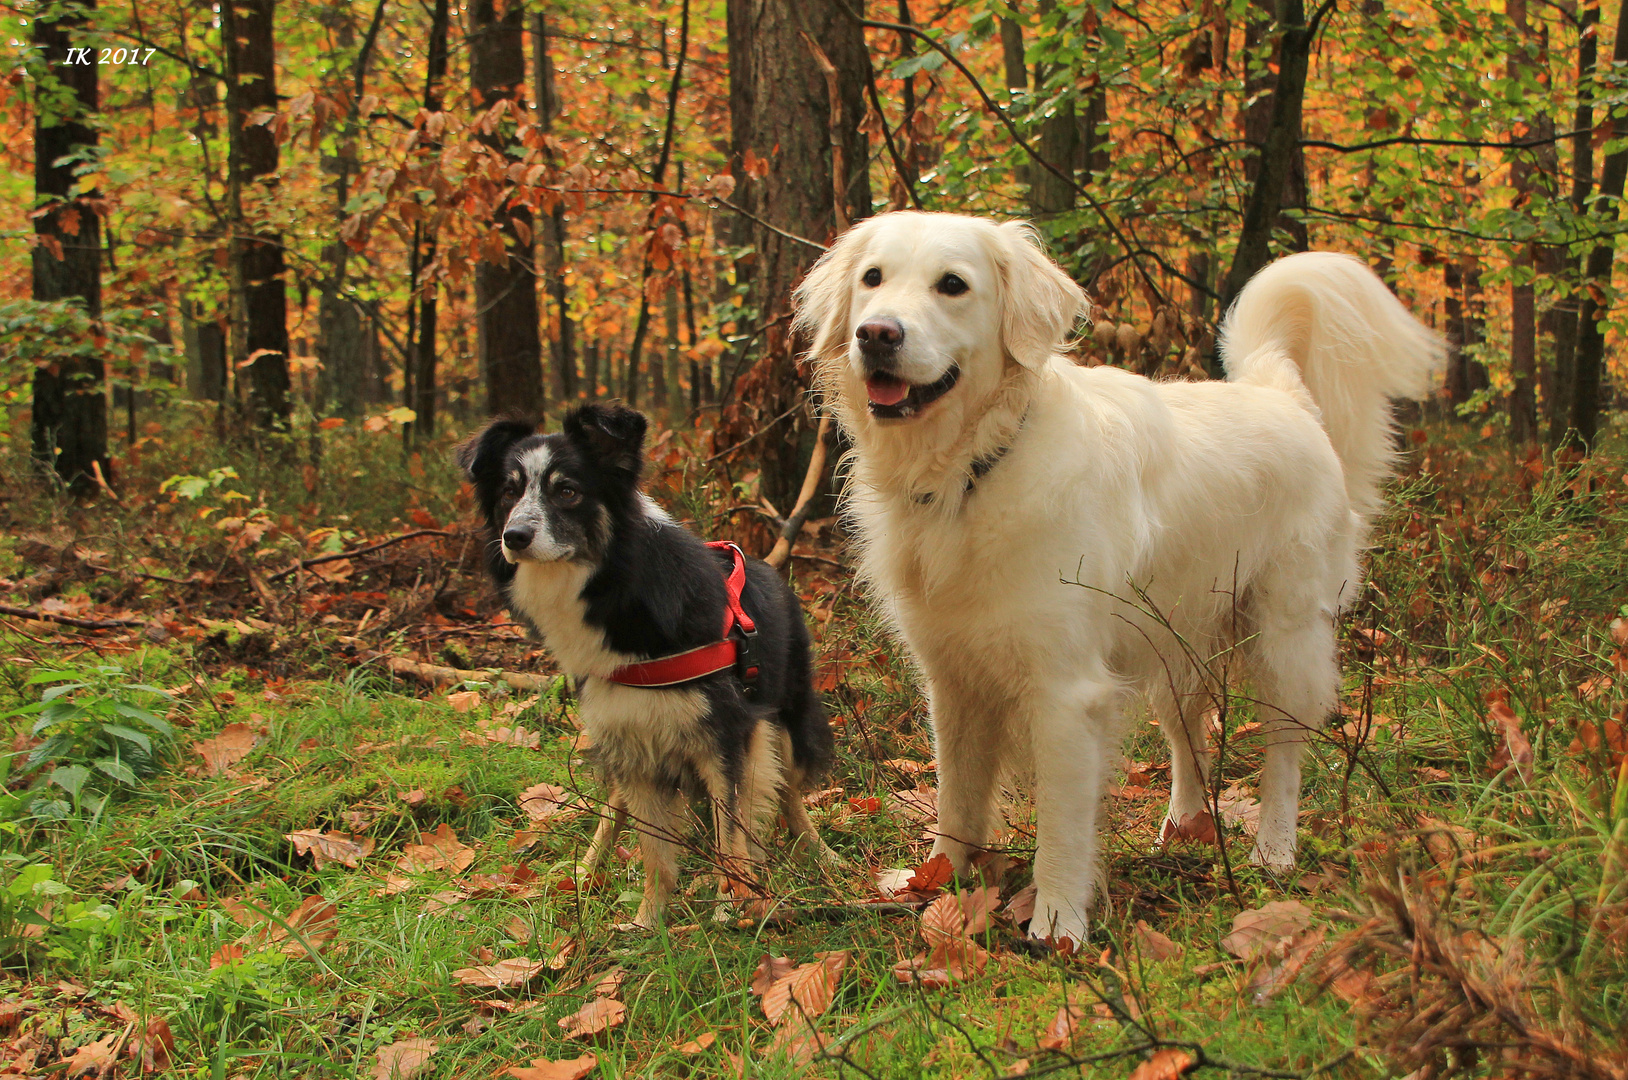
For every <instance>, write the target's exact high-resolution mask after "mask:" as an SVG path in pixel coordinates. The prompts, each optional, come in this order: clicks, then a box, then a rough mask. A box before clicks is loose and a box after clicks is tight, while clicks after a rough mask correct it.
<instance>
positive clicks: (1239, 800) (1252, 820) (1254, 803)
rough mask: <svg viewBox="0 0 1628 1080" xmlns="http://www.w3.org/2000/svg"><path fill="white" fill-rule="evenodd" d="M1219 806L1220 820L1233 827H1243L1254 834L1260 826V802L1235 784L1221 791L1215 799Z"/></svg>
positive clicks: (1250, 834) (1246, 831)
mask: <svg viewBox="0 0 1628 1080" xmlns="http://www.w3.org/2000/svg"><path fill="white" fill-rule="evenodd" d="M1216 803H1217V805H1219V806H1220V808H1221V820H1222V821H1223V822H1225V823H1226V824H1228V825H1231V826H1232V827H1233V828H1235V829H1240V828H1241V829H1243V831H1244V832H1245V833H1246V834H1248V835H1249V836H1254V835H1255V834H1256V833H1257V832H1259V831H1260V828H1261V804H1260V802H1259V801H1258V800H1256V799H1252V798H1250V797H1249V796H1248V795H1246V794H1244V792H1243V789H1241V788H1239V787H1238V786H1237V785H1236V784H1234V785H1233V786H1232V787H1229V788H1227V790H1225V791H1223V792H1222V793H1221V796H1220V798H1218V799H1217V800H1216Z"/></svg>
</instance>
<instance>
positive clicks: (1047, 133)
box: [1029, 0, 1080, 219]
mask: <svg viewBox="0 0 1628 1080" xmlns="http://www.w3.org/2000/svg"><path fill="white" fill-rule="evenodd" d="M1056 7H1057V4H1056V0H1040V15H1041V18H1045V17H1046V16H1047V15H1050V14H1051V13H1052V12H1053V11H1054V10H1056ZM1051 75H1052V72H1051V70H1050V69H1048V68H1047V67H1046V66H1045V65H1044V64H1039V63H1037V64H1035V66H1034V95H1035V99H1036V100H1037V101H1042V100H1044V99H1045V98H1046V96H1047V88H1046V82H1047V80H1049V79H1050V78H1051ZM1035 149H1037V150H1039V151H1040V157H1041V159H1042V160H1044V161H1047V162H1050V163H1051V164H1052V165H1054V166H1056V167H1057V169H1058V170H1059V171H1061V172H1062V173H1063V176H1069V175H1072V173H1073V172H1074V164H1075V159H1077V158H1078V157H1079V151H1080V127H1079V123H1078V122H1077V121H1076V120H1075V118H1074V102H1073V101H1069V102H1067V103H1065V104H1063V105H1060V106H1058V107H1057V108H1056V109H1055V111H1053V112H1052V114H1051V115H1050V116H1048V117H1046V118H1044V119H1043V120H1041V121H1040V137H1039V139H1037V140H1036V146H1035ZM1063 176H1058V175H1057V174H1056V173H1053V172H1052V171H1051V170H1050V169H1043V168H1031V169H1030V170H1029V213H1030V214H1031V215H1032V216H1034V217H1037V218H1042V219H1043V218H1048V217H1054V216H1056V215H1057V214H1061V213H1066V212H1067V211H1069V210H1072V209H1074V186H1073V185H1072V184H1070V183H1069V182H1068V181H1067V180H1065V179H1064V178H1063Z"/></svg>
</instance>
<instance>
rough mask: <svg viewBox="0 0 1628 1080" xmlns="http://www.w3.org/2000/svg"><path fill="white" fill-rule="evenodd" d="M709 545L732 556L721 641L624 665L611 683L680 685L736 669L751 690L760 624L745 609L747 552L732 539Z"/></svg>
mask: <svg viewBox="0 0 1628 1080" xmlns="http://www.w3.org/2000/svg"><path fill="white" fill-rule="evenodd" d="M707 547H709V548H712V549H714V550H723V549H727V550H728V551H729V553H730V555H731V556H732V558H731V560H730V567H729V573H728V574H726V575H725V576H724V594H725V603H724V629H723V633H722V634H721V635H720V636H721V638H722V640H720V641H714V642H712V643H711V644H709V645H702V646H699V647H697V648H694V649H687V650H685V651H684V652H681V653H673V654H672V655H670V656H658V657H656V658H655V659H654V660H641V661H639V662H638V663H634V664H624V665H622V666H621V667H619V668H617V669H616V670H615V671H613V672H611V673H610V675H609V676H607V678H609V679H610V681H611V682H614V683H620V684H621V685H623V686H639V687H645V688H656V687H663V686H678V685H681V684H683V683H687V682H693V681H695V680H696V679H702V678H705V677H706V676H708V675H715V674H717V673H718V672H720V671H725V670H728V669H730V668H735V669H736V670H737V671H738V672H739V674H740V677H741V680H742V681H743V682H745V683H746V684H747V688H748V690H750V688H751V685H752V683H753V681H754V680H756V679H757V673H758V666H757V653H756V650H755V648H754V647H753V646H754V641H753V639H754V638H755V637H756V636H757V623H755V622H753V621H752V617H751V616H750V615H748V614H746V608H745V607H743V606H742V605H741V593H742V592H744V591H745V589H746V554H745V553H744V552H743V551H741V549H740V546H739V545H738V544H735V543H734V542H732V541H729V540H714V541H710V542H709V543H708V544H707ZM737 626H738V627H740V633H739V634H736V633H735V628H736V627H737Z"/></svg>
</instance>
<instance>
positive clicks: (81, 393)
mask: <svg viewBox="0 0 1628 1080" xmlns="http://www.w3.org/2000/svg"><path fill="white" fill-rule="evenodd" d="M86 7H87V8H93V7H94V4H93V3H89V2H87V4H86ZM85 24H86V19H85V17H84V16H83V15H80V14H77V13H75V14H63V15H62V16H61V17H59V18H55V19H49V20H48V19H36V20H35V22H34V27H33V30H34V34H33V39H34V45H35V47H36V48H37V49H38V50H39V54H40V55H39V60H40V62H41V63H43V64H45V65H48V66H49V70H50V74H51V77H52V78H53V79H54V80H55V81H56V82H57V83H58V84H59V85H60V86H61V87H62V89H63V90H64V91H65V93H64V94H63V96H62V98H61V99H59V100H60V101H61V105H60V109H61V112H60V113H58V112H56V111H55V110H54V109H53V110H47V109H46V108H42V107H41V108H37V109H36V112H35V117H34V193H35V199H36V201H37V203H38V205H39V208H40V209H42V210H47V211H48V212H46V213H43V214H41V215H40V216H39V217H36V218H35V219H34V233H35V235H36V236H37V237H38V238H39V242H37V243H36V244H35V245H34V252H33V271H34V274H33V276H34V283H33V284H34V299H36V300H68V299H78V300H80V301H82V302H83V304H84V308H85V312H86V313H87V314H88V315H90V316H91V317H92V318H97V317H99V316H100V315H101V313H102V222H101V218H100V217H99V216H98V215H97V213H96V210H95V208H94V204H93V203H92V202H91V201H90V200H71V199H70V196H72V195H73V192H74V186H75V183H76V179H77V178H76V177H75V176H74V166H75V165H76V164H78V160H77V159H78V158H79V157H80V156H81V155H83V154H85V153H86V152H87V151H91V150H93V149H94V147H95V146H96V131H95V129H93V128H92V127H91V126H90V123H89V120H90V117H91V115H92V114H94V113H95V112H96V110H97V106H98V102H97V66H96V63H95V55H94V52H95V50H94V48H92V49H91V52H92V56H91V57H90V59H89V60H88V61H87V62H83V63H81V62H78V56H79V53H78V52H75V53H74V54H73V60H70V55H69V50H70V49H75V50H77V49H83V48H87V47H88V46H86V45H85V44H82V43H83V42H85V41H86V38H85V37H84V33H83V32H84V30H85ZM31 436H32V446H33V453H34V458H35V460H37V461H38V462H39V463H40V464H41V466H42V467H43V468H50V469H54V470H55V472H56V476H57V477H58V478H59V479H60V480H61V482H62V483H64V484H66V485H67V487H68V490H70V491H72V492H74V493H75V494H79V495H84V494H89V493H91V492H94V491H95V490H96V480H95V470H96V469H98V468H100V469H101V470H102V471H103V474H104V476H105V475H106V473H107V468H108V460H107V391H106V377H105V368H104V366H103V361H102V358H101V357H100V356H76V357H72V358H67V357H64V358H63V359H62V360H60V361H58V362H57V363H56V364H53V365H51V366H49V367H40V368H36V369H35V371H34V402H33V419H32V421H31ZM108 478H109V479H111V477H108Z"/></svg>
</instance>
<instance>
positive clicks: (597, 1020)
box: [560, 997, 627, 1039]
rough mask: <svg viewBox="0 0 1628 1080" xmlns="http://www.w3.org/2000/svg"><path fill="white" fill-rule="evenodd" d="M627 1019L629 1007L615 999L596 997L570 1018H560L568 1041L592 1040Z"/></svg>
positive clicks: (561, 1028)
mask: <svg viewBox="0 0 1628 1080" xmlns="http://www.w3.org/2000/svg"><path fill="white" fill-rule="evenodd" d="M626 1019H627V1006H626V1005H624V1004H622V1003H621V1002H620V1001H618V1000H616V999H615V998H610V997H596V998H594V999H593V1000H591V1001H589V1002H588V1003H587V1004H586V1005H584V1006H583V1007H582V1008H580V1009H578V1010H577V1011H576V1012H574V1013H572V1014H571V1015H570V1016H562V1017H560V1030H561V1031H563V1032H564V1033H565V1037H566V1038H567V1039H591V1038H593V1037H594V1036H595V1035H600V1034H603V1033H604V1032H606V1031H609V1030H610V1029H611V1028H613V1027H617V1026H618V1025H620V1024H621V1023H623V1022H624V1021H625V1020H626Z"/></svg>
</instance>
